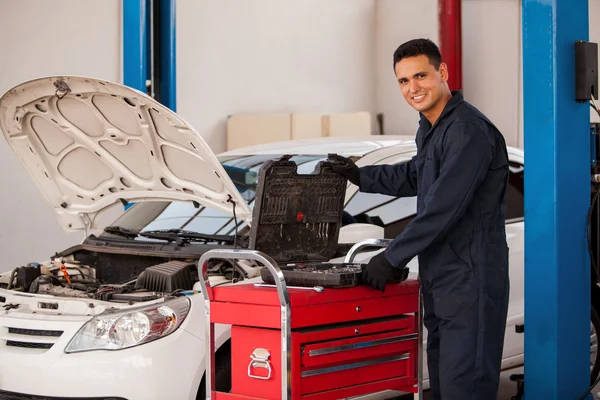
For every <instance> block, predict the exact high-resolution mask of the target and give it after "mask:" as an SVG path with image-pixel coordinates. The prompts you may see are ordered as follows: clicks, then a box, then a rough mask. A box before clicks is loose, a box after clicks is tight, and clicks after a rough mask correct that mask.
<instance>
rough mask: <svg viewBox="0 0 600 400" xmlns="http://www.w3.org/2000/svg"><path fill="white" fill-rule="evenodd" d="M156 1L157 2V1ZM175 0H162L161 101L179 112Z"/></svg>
mask: <svg viewBox="0 0 600 400" xmlns="http://www.w3.org/2000/svg"><path fill="white" fill-rule="evenodd" d="M155 1H156V0H155ZM175 49H176V30H175V0H160V83H159V85H160V99H159V101H160V102H161V103H162V104H164V105H165V106H167V107H169V108H170V109H171V110H173V111H177V91H176V89H177V80H176V76H177V75H176V59H177V53H176V51H175Z"/></svg>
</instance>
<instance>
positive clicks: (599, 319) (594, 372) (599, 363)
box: [590, 304, 600, 384]
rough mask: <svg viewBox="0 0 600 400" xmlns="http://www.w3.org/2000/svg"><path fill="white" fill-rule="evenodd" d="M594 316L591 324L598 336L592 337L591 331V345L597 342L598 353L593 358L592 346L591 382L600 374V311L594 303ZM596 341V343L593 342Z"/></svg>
mask: <svg viewBox="0 0 600 400" xmlns="http://www.w3.org/2000/svg"><path fill="white" fill-rule="evenodd" d="M591 310H592V316H591V325H592V326H593V327H594V331H595V333H596V335H595V336H596V337H595V338H593V337H592V332H590V346H592V344H595V346H596V349H595V350H596V354H595V355H594V359H593V360H592V349H591V348H590V364H591V372H590V384H592V383H594V382H595V381H596V379H598V375H599V374H600V351H598V335H600V315H599V314H598V311H596V307H594V305H593V304H592V307H591ZM593 341H594V343H592V342H593Z"/></svg>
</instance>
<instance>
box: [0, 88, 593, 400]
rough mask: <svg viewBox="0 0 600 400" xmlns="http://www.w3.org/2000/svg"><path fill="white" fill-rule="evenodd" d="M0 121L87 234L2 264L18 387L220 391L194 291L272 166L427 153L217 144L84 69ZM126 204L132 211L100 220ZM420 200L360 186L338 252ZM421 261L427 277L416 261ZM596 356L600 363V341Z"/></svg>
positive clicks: (394, 142)
mask: <svg viewBox="0 0 600 400" xmlns="http://www.w3.org/2000/svg"><path fill="white" fill-rule="evenodd" d="M0 129H1V130H2V132H3V135H4V138H5V139H6V140H7V142H8V144H9V146H10V147H11V148H12V149H13V151H14V152H15V154H16V155H17V157H18V159H19V161H20V162H21V163H22V164H23V165H24V167H25V168H26V169H27V171H28V172H29V174H30V175H31V177H32V179H33V180H34V181H35V182H36V184H37V185H38V187H39V189H40V191H41V192H42V193H43V195H44V196H45V198H46V199H47V200H48V202H49V203H50V206H51V207H52V209H53V210H54V211H55V213H56V216H57V219H58V222H59V223H60V224H61V225H62V227H63V228H65V229H66V230H81V231H83V232H84V235H85V239H84V240H83V242H82V243H79V244H74V246H73V247H71V248H68V249H56V254H55V255H54V256H52V257H51V258H50V259H48V260H45V261H38V260H31V261H32V263H31V264H28V265H27V266H25V267H19V266H14V269H13V270H11V271H9V272H7V273H4V274H2V275H1V276H0V309H1V310H2V314H0V398H2V399H22V398H27V399H45V398H48V397H60V398H67V399H68V398H82V399H83V398H90V399H92V398H93V399H98V400H100V399H121V400H122V399H126V400H138V399H144V400H148V399H202V398H204V397H205V395H204V381H203V375H204V366H205V353H204V350H205V345H204V332H205V327H204V300H203V297H202V296H201V295H199V294H195V293H196V292H194V290H197V289H198V288H199V284H198V274H197V270H196V267H195V262H196V261H197V260H198V259H199V257H200V256H201V255H202V254H204V253H205V252H206V251H207V250H209V249H213V248H215V247H219V246H220V247H230V248H231V247H233V246H244V245H245V243H244V235H245V234H246V233H247V231H248V229H249V227H248V224H251V216H252V212H251V208H252V203H253V198H254V194H255V189H256V181H257V172H258V170H259V169H260V167H261V165H262V164H263V163H264V162H265V161H266V160H269V159H273V158H278V157H279V156H281V155H283V154H294V155H295V156H294V158H293V160H294V161H296V163H297V164H298V165H299V172H301V173H310V172H312V171H313V169H314V167H315V165H316V164H317V163H318V162H319V161H320V160H322V159H324V158H326V157H327V154H329V153H337V154H342V155H345V156H353V157H355V158H356V159H357V164H358V165H374V164H388V163H397V162H402V161H406V160H409V159H410V158H411V157H412V156H413V155H414V154H415V152H416V148H415V144H414V141H413V138H412V137H393V136H374V137H369V138H351V139H349V138H322V139H314V140H307V141H296V142H285V143H276V144H269V145H262V146H256V147H253V148H246V149H240V150H236V151H231V152H228V153H223V154H221V155H219V156H218V157H217V156H215V155H214V154H213V153H212V152H211V150H210V149H209V148H208V146H207V145H206V143H205V142H204V141H203V140H202V138H201V137H200V136H199V135H198V134H197V133H196V132H195V131H194V129H193V128H192V127H191V126H190V125H189V124H187V123H186V122H185V121H183V120H182V119H181V118H180V117H179V116H177V115H176V114H175V113H173V112H171V111H170V110H169V109H167V108H165V107H163V106H162V105H160V104H159V103H157V102H156V101H154V100H153V99H151V98H149V97H148V96H145V95H144V94H142V93H140V92H137V91H135V90H132V89H130V88H127V87H124V86H122V85H118V84H114V83H111V82H106V81H101V80H97V79H92V78H81V77H62V78H61V77H53V78H43V79H39V80H35V81H31V82H26V83H23V84H22V85H19V86H18V87H16V88H14V89H12V90H10V91H9V92H7V93H6V94H5V95H4V96H3V97H2V98H1V99H0ZM509 156H510V161H511V172H510V193H509V204H508V215H507V224H506V229H507V237H508V241H509V246H510V278H511V297H510V307H509V319H508V324H507V330H506V342H505V348H504V357H503V358H504V360H503V368H510V367H514V366H519V365H522V364H523V336H522V335H521V334H518V333H516V331H515V327H517V326H519V325H522V324H523V320H524V318H523V310H524V296H523V295H524V290H523V279H524V277H523V266H524V259H523V250H524V232H523V163H524V161H523V154H522V152H521V151H520V150H517V149H513V148H510V149H509ZM115 204H117V205H118V206H120V207H122V205H124V206H125V207H126V208H127V211H126V212H124V213H123V214H122V215H121V216H120V217H119V218H118V219H117V220H116V221H114V222H113V223H111V224H109V225H108V226H97V225H98V223H99V221H100V216H101V214H102V213H103V212H104V211H105V210H108V209H109V208H110V207H114V205H115ZM234 205H235V208H234V207H233V206H234ZM415 210H416V199H415V198H403V199H397V198H393V197H389V196H383V195H375V194H365V193H360V192H357V187H356V186H354V185H351V184H350V185H349V186H348V188H347V192H346V200H345V214H344V222H345V225H344V226H343V227H342V228H341V231H340V240H339V242H340V246H339V248H340V250H339V254H338V255H339V258H337V259H336V260H341V258H342V257H343V255H344V251H347V250H348V248H349V247H350V246H351V245H352V244H353V243H356V242H358V241H360V240H362V239H367V238H374V237H375V238H384V237H385V238H393V237H394V236H396V235H397V234H398V233H399V232H401V231H402V229H403V228H404V227H405V226H406V224H407V223H408V222H409V221H410V219H411V218H412V217H413V216H414V214H415ZM233 211H235V213H234V212H233ZM234 215H235V217H234ZM94 229H100V231H101V234H99V235H96V234H91V233H90V232H92V231H94ZM236 231H237V232H238V235H236ZM359 256H360V257H362V259H363V260H366V259H367V258H368V257H370V256H372V253H364V254H360V255H359ZM36 262H37V264H36ZM409 267H410V269H411V273H412V275H413V277H414V276H415V275H416V272H417V264H416V260H413V261H412V262H411V263H410V265H409ZM259 269H260V266H256V265H253V264H251V263H244V262H240V263H238V264H236V265H231V264H229V263H215V264H214V265H213V266H212V273H211V277H210V280H211V285H212V286H214V285H219V284H237V283H238V282H248V281H252V280H259V279H260V278H259V276H260V273H259ZM596 289H597V288H596ZM593 315H596V314H595V312H594V314H593ZM592 320H593V322H594V323H593V324H592V327H593V328H594V329H595V330H594V331H593V332H592V339H595V331H596V330H597V329H599V328H600V325H598V324H599V321H598V318H597V315H596V317H595V319H594V318H593V319H592ZM215 337H216V345H217V348H218V350H217V355H216V363H217V370H216V381H217V382H216V384H217V389H218V390H221V391H227V390H228V388H229V386H230V384H231V378H230V372H229V371H230V369H229V368H230V363H229V359H230V346H229V338H230V331H229V327H228V326H217V329H216V331H215ZM591 354H592V361H593V366H595V367H596V368H595V370H596V373H597V368H598V359H597V351H596V349H595V343H594V344H593V345H592V353H591ZM425 372H426V368H425ZM380 397H386V395H381V396H380Z"/></svg>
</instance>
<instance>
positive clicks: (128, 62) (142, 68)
mask: <svg viewBox="0 0 600 400" xmlns="http://www.w3.org/2000/svg"><path fill="white" fill-rule="evenodd" d="M148 37H149V36H148V4H147V0H126V1H123V84H124V85H126V86H129V87H132V88H134V89H137V90H139V91H141V92H143V93H146V77H147V74H148V62H147V56H148Z"/></svg>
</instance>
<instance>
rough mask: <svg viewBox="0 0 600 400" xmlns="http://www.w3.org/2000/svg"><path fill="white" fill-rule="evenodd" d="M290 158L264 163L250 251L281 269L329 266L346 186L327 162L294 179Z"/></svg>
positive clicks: (293, 164)
mask: <svg viewBox="0 0 600 400" xmlns="http://www.w3.org/2000/svg"><path fill="white" fill-rule="evenodd" d="M291 157H292V156H289V155H286V156H283V157H281V158H280V159H279V160H270V161H267V162H266V163H265V164H264V165H263V167H262V168H261V170H260V172H259V176H258V186H257V190H256V200H255V204H254V209H253V214H252V227H251V231H250V246H249V247H250V248H251V249H254V250H259V251H262V252H264V253H266V254H268V255H270V256H271V257H272V258H273V259H274V260H275V261H276V262H277V263H279V264H287V263H302V262H323V261H328V260H330V259H331V258H332V257H333V256H334V255H335V252H336V249H337V244H338V237H339V233H340V227H341V225H342V212H343V209H344V196H345V194H346V185H347V180H346V178H344V177H343V176H341V175H340V174H337V173H335V172H333V170H332V163H333V161H330V160H329V159H328V160H324V161H321V162H319V163H318V165H317V167H316V168H315V171H314V172H313V173H312V174H298V172H297V165H296V163H295V162H293V161H291V160H290V158H291Z"/></svg>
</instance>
